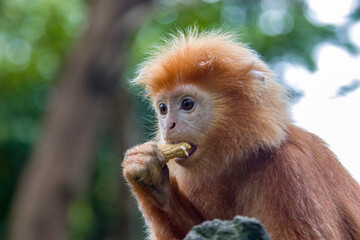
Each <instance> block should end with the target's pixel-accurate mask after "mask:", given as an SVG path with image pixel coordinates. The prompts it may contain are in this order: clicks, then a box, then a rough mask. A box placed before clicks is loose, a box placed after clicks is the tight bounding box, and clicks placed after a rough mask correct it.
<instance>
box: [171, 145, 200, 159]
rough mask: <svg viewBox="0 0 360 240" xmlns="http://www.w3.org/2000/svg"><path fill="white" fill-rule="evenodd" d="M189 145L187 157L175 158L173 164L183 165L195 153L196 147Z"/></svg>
mask: <svg viewBox="0 0 360 240" xmlns="http://www.w3.org/2000/svg"><path fill="white" fill-rule="evenodd" d="M189 144H190V145H191V148H190V150H189V156H187V157H178V158H175V159H174V160H175V162H177V163H179V164H181V163H183V162H184V161H185V160H187V159H189V158H190V157H191V156H192V155H193V154H194V153H195V152H196V149H197V147H196V145H194V144H192V143H189Z"/></svg>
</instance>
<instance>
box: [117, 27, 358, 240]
mask: <svg viewBox="0 0 360 240" xmlns="http://www.w3.org/2000/svg"><path fill="white" fill-rule="evenodd" d="M134 83H135V84H139V85H141V86H142V87H143V88H144V89H145V92H146V94H147V97H148V98H149V100H150V101H151V102H152V105H153V107H154V109H155V112H156V116H157V126H158V130H157V132H156V136H155V137H154V139H153V140H151V141H149V142H145V143H143V144H141V145H138V146H135V147H133V148H131V149H129V150H128V151H127V152H126V153H125V156H124V160H123V163H122V168H123V174H124V177H125V178H126V180H127V182H128V184H129V186H130V188H131V191H132V192H133V194H134V196H135V198H136V199H137V202H138V205H139V208H140V210H141V212H142V214H143V216H144V219H145V222H146V225H147V227H148V230H149V238H150V239H183V238H184V237H185V236H186V234H187V233H188V231H189V230H190V229H191V228H192V227H193V226H195V225H197V224H200V223H201V222H203V221H205V220H212V219H215V218H217V219H222V220H229V219H232V218H233V217H234V216H235V215H243V216H247V217H252V218H256V219H257V220H259V221H260V222H261V223H262V224H263V226H264V227H265V229H266V231H267V232H268V233H269V235H270V236H271V237H272V239H274V240H277V239H282V240H284V239H285V240H290V239H292V240H294V239H295V240H296V239H304V240H320V239H338V240H339V239H343V240H345V239H346V240H348V239H360V186H359V184H358V183H357V182H356V181H355V180H354V179H353V178H352V176H351V175H350V174H349V173H348V172H347V170H346V169H345V168H344V167H343V166H342V165H341V163H340V162H339V161H338V159H337V157H336V156H335V155H334V153H333V152H332V151H331V150H330V149H329V147H328V146H327V144H326V143H325V142H323V141H322V140H321V139H320V138H319V137H317V136H315V135H314V134H312V133H309V132H307V131H305V130H303V129H301V128H300V127H297V126H295V124H294V123H293V122H294V121H293V120H292V117H291V113H290V110H289V109H290V107H289V105H290V104H289V102H290V101H289V94H288V93H287V91H286V88H285V87H284V86H283V85H282V84H280V83H279V82H278V81H277V79H276V75H275V73H274V72H273V71H272V70H271V69H270V67H269V66H268V65H267V63H266V62H265V61H264V60H262V58H261V57H260V56H259V54H258V53H256V52H255V51H254V50H252V49H251V48H249V47H248V46H247V45H245V44H244V43H242V42H241V41H239V40H238V38H237V36H236V34H232V33H229V32H226V31H221V30H212V31H198V30H196V29H192V30H188V31H185V32H182V31H179V32H178V33H177V34H174V35H172V36H171V38H170V39H167V40H165V42H164V43H163V44H162V46H159V47H157V48H156V50H155V51H154V53H153V54H152V55H151V56H150V57H149V58H148V59H147V60H145V61H144V63H143V64H142V65H141V66H140V67H139V70H138V73H137V76H136V78H135V79H134ZM182 141H185V142H188V143H189V144H190V145H191V150H190V152H189V156H188V157H182V158H175V159H172V160H170V161H169V162H168V163H165V161H164V156H163V154H162V152H161V151H160V150H159V147H158V146H159V143H179V142H182Z"/></svg>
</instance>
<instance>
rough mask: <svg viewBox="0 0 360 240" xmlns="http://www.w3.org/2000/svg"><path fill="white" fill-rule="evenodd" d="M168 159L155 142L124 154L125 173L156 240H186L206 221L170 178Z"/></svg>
mask: <svg viewBox="0 0 360 240" xmlns="http://www.w3.org/2000/svg"><path fill="white" fill-rule="evenodd" d="M164 161H166V160H165V157H164V156H163V154H162V153H161V152H160V151H159V149H158V147H157V145H156V144H155V143H154V142H148V143H145V144H143V145H140V146H136V147H134V148H132V149H130V150H129V151H127V153H126V154H125V160H124V162H123V170H124V175H125V178H126V179H127V180H128V182H129V184H130V186H131V188H132V191H133V192H134V193H135V195H136V198H137V200H138V202H139V205H140V208H141V210H142V212H143V214H144V217H145V220H146V222H147V224H148V225H149V227H150V229H151V232H152V234H154V235H155V236H156V238H157V239H183V238H184V237H185V235H186V233H187V232H188V231H189V230H190V229H191V228H192V227H193V226H194V225H196V224H199V223H201V222H202V221H203V220H204V218H203V217H202V215H201V214H200V213H199V211H198V210H197V209H196V208H195V207H194V205H193V204H192V203H191V202H190V201H189V200H188V198H187V197H186V196H185V195H184V194H183V193H182V192H181V191H180V189H179V188H178V185H177V182H176V180H175V179H173V178H171V179H170V178H169V169H168V167H167V166H166V164H164Z"/></svg>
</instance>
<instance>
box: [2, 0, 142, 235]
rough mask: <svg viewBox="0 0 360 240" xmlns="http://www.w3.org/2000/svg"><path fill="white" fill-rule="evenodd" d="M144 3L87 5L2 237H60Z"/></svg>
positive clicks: (105, 0)
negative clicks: (84, 25) (82, 30)
mask: <svg viewBox="0 0 360 240" xmlns="http://www.w3.org/2000/svg"><path fill="white" fill-rule="evenodd" d="M146 3H148V1H146V0H131V1H127V0H122V1H121V0H97V1H94V2H93V3H92V13H91V16H90V26H89V28H88V30H87V32H86V34H85V36H84V37H83V39H82V41H81V42H80V44H78V46H77V48H76V49H75V52H74V54H73V55H72V57H71V58H70V61H69V63H68V65H67V67H66V69H65V71H64V73H63V75H62V77H61V78H60V81H59V84H58V88H57V89H58V92H57V93H58V94H57V96H56V98H55V97H53V98H52V99H51V100H52V101H53V106H54V108H53V109H52V111H50V112H49V114H48V116H46V118H45V127H44V129H43V132H42V137H41V139H40V141H39V143H38V144H37V146H36V148H35V150H34V152H33V155H32V157H31V159H30V161H29V164H28V166H27V168H26V170H25V172H24V174H23V176H22V178H21V181H20V185H19V189H18V193H17V196H16V201H15V205H14V208H13V212H12V221H11V226H10V227H11V228H10V231H9V235H8V239H11V240H24V239H26V240H42V239H44V240H56V239H64V237H65V232H66V219H67V208H68V206H69V204H70V203H71V200H72V199H73V197H74V195H75V194H76V193H77V192H78V191H79V189H80V188H82V187H84V186H86V184H87V182H88V179H89V176H90V173H91V172H92V170H93V163H92V160H93V153H94V150H93V149H94V146H95V145H96V137H97V134H98V133H99V131H98V130H99V129H98V127H99V123H100V120H101V117H102V116H104V115H106V114H105V113H106V111H109V110H110V109H108V108H107V107H106V103H109V101H110V99H114V94H115V93H116V91H117V90H119V88H121V86H119V85H118V84H117V83H118V79H119V77H120V69H121V67H122V63H123V62H124V51H125V47H126V40H127V39H128V37H129V35H130V34H131V33H132V31H133V30H134V29H136V28H137V27H138V26H139V24H140V23H141V20H142V19H141V17H143V16H145V15H146V11H147V9H148V7H147V4H146ZM120 90H121V89H120ZM123 92H124V91H121V93H123ZM109 105H110V106H113V105H112V104H109ZM124 111H126V109H124ZM122 116H123V117H126V115H125V114H124V112H123V115H122Z"/></svg>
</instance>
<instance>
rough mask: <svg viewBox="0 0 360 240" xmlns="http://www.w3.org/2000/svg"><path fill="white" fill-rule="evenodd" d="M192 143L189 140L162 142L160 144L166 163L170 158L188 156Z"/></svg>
mask: <svg viewBox="0 0 360 240" xmlns="http://www.w3.org/2000/svg"><path fill="white" fill-rule="evenodd" d="M190 148H191V145H190V144H189V143H187V142H181V143H176V144H168V143H166V144H161V145H160V146H159V149H160V151H161V152H162V153H163V154H164V157H165V163H167V162H168V161H169V160H170V159H173V158H178V157H188V156H189V150H190Z"/></svg>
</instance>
